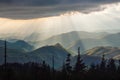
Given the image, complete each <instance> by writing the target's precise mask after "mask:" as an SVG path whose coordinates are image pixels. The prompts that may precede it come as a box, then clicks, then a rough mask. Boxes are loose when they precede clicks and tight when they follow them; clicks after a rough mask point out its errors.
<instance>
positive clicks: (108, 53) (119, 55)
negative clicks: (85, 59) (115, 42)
mask: <svg viewBox="0 0 120 80" xmlns="http://www.w3.org/2000/svg"><path fill="white" fill-rule="evenodd" d="M85 53H86V54H87V55H90V56H102V55H103V54H104V55H105V57H106V58H114V59H120V48H118V47H110V46H106V47H103V46H101V47H95V48H92V49H90V50H87V51H86V52H85Z"/></svg>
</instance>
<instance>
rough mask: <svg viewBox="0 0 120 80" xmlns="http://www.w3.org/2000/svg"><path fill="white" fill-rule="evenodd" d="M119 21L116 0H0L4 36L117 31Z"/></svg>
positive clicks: (0, 26) (118, 0) (118, 1)
mask: <svg viewBox="0 0 120 80" xmlns="http://www.w3.org/2000/svg"><path fill="white" fill-rule="evenodd" d="M119 25H120V0H0V34H1V35H3V34H7V35H8V37H10V36H13V37H14V36H15V37H16V36H17V37H20V38H25V37H26V36H30V35H36V37H42V38H43V39H44V38H48V37H50V36H53V35H57V34H61V33H66V32H70V31H87V32H112V33H113V32H120V26H119ZM38 34H39V36H38Z"/></svg>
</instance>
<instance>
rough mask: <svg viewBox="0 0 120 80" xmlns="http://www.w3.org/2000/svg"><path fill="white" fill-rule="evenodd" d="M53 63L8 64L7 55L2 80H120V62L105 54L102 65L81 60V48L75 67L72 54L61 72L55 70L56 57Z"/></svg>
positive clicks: (68, 56) (0, 74)
mask: <svg viewBox="0 0 120 80" xmlns="http://www.w3.org/2000/svg"><path fill="white" fill-rule="evenodd" d="M5 44H6V43H5ZM5 50H6V49H5ZM52 62H53V66H52V67H50V66H49V65H48V64H46V62H45V61H43V63H34V62H29V63H24V64H20V63H7V62H6V54H5V63H4V64H3V65H0V80H120V60H119V61H118V64H116V62H115V60H114V59H112V58H110V59H105V55H104V54H103V56H102V58H101V62H100V63H98V64H94V63H92V64H91V65H90V66H87V65H85V63H84V62H83V59H82V58H81V55H80V47H79V48H78V55H77V59H76V63H75V65H74V66H71V55H70V54H68V55H67V56H66V61H65V62H64V64H63V65H62V69H61V70H55V69H54V57H53V60H52Z"/></svg>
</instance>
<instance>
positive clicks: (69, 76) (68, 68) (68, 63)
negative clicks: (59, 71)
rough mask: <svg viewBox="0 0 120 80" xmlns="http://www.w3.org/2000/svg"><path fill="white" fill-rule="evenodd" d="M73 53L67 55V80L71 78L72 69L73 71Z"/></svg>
mask: <svg viewBox="0 0 120 80" xmlns="http://www.w3.org/2000/svg"><path fill="white" fill-rule="evenodd" d="M70 57H71V54H68V55H67V59H66V64H65V69H66V77H65V79H66V80H70V79H71V71H72V67H71V65H70V62H71V59H70Z"/></svg>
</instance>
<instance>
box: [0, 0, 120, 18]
mask: <svg viewBox="0 0 120 80" xmlns="http://www.w3.org/2000/svg"><path fill="white" fill-rule="evenodd" d="M117 2H120V0H0V17H3V18H12V19H30V18H40V17H50V16H56V15H60V14H63V13H65V12H69V11H80V12H82V13H89V12H93V11H99V10H103V9H102V8H101V7H100V6H101V5H104V4H111V3H117Z"/></svg>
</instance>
